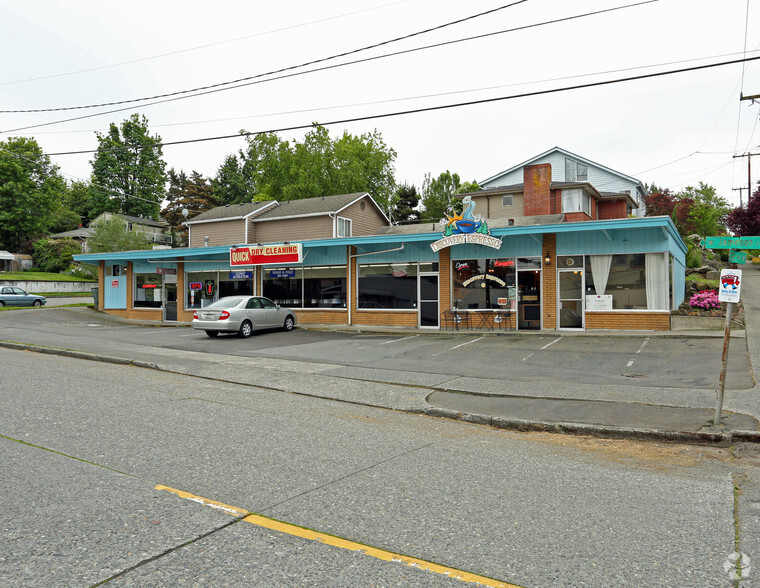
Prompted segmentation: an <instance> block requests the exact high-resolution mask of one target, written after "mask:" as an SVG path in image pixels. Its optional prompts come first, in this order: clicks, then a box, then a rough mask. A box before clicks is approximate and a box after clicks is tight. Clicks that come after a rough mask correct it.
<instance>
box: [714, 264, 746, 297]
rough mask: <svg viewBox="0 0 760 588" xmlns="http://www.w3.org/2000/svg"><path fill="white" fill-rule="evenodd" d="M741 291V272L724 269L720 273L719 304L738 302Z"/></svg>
mask: <svg viewBox="0 0 760 588" xmlns="http://www.w3.org/2000/svg"><path fill="white" fill-rule="evenodd" d="M741 291H742V270H738V269H724V270H721V272H720V285H719V287H718V300H719V301H721V302H739V297H740V294H741Z"/></svg>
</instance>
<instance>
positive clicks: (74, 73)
mask: <svg viewBox="0 0 760 588" xmlns="http://www.w3.org/2000/svg"><path fill="white" fill-rule="evenodd" d="M407 1H408V0H396V1H395V2H388V3H386V4H381V5H379V6H371V7H369V8H363V9H361V10H354V11H353V12H345V13H343V14H336V15H334V16H328V17H325V18H320V19H317V20H312V21H308V22H304V23H299V24H295V25H289V26H286V27H280V28H277V29H270V30H268V31H262V32H259V33H253V34H251V35H243V36H242V37H234V38H232V39H225V40H223V41H214V42H213V43H204V44H203V45H196V46H194V47H186V48H185V49H178V50H176V51H169V52H167V53H160V54H158V55H150V56H148V57H141V58H139V59H131V60H129V61H121V62H119V63H110V64H108V65H101V66H98V67H90V68H86V69H80V70H76V71H69V72H62V73H57V74H50V75H45V76H37V77H34V78H25V79H22V80H10V81H7V82H0V86H8V85H12V84H21V83H25V82H35V81H39V80H49V79H53V78H61V77H65V76H73V75H78V74H82V73H90V72H93V71H100V70H104V69H111V68H114V67H121V66H123V65H131V64H133V63H141V62H144V61H151V60H154V59H162V58H164V57H171V56H173V55H179V54H181V53H189V52H190V51H199V50H201V49H208V48H209V47H217V46H219V45H226V44H227V43H237V42H238V41H243V40H245V39H252V38H255V37H263V36H266V35H272V34H274V33H281V32H283V31H289V30H293V29H299V28H303V27H308V26H311V25H315V24H321V23H323V22H329V21H331V20H338V19H341V18H345V17H347V16H354V15H355V14H361V13H362V12H371V11H373V10H379V9H381V8H386V7H388V6H393V5H395V4H403V3H404V2H407Z"/></svg>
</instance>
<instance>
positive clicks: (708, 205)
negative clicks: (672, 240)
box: [644, 182, 731, 237]
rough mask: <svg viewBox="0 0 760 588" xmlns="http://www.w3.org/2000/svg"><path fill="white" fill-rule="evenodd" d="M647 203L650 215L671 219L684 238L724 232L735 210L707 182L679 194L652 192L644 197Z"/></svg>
mask: <svg viewBox="0 0 760 588" xmlns="http://www.w3.org/2000/svg"><path fill="white" fill-rule="evenodd" d="M644 204H645V206H646V215H647V216H669V217H670V218H671V219H672V220H673V224H675V225H676V228H677V229H678V232H679V233H680V234H681V236H682V237H686V236H688V235H693V234H698V235H701V236H703V237H705V236H707V235H718V234H720V233H724V232H725V230H726V228H725V222H726V219H727V217H728V214H729V212H730V211H731V209H730V207H729V204H728V202H727V201H726V199H725V198H722V197H720V196H718V195H717V193H716V190H715V188H714V187H712V186H710V185H708V184H705V183H704V182H700V183H699V187H697V188H694V187H693V186H689V187H687V188H686V189H684V190H682V191H680V192H677V193H675V194H673V193H672V192H670V191H669V190H667V189H664V190H661V191H659V192H654V193H650V194H648V195H647V196H644Z"/></svg>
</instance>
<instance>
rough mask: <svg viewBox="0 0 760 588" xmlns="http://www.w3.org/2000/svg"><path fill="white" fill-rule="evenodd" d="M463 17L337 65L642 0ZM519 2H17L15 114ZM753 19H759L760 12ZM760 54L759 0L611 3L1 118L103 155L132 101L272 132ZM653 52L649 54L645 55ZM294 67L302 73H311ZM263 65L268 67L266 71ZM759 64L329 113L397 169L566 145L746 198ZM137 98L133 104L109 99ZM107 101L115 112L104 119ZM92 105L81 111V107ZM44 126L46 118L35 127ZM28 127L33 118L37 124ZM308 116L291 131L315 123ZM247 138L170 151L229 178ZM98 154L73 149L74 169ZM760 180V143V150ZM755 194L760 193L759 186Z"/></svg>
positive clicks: (175, 137) (187, 127)
mask: <svg viewBox="0 0 760 588" xmlns="http://www.w3.org/2000/svg"><path fill="white" fill-rule="evenodd" d="M512 3H513V4H514V5H513V6H511V7H508V8H504V9H502V10H497V11H495V12H493V13H491V14H489V15H486V16H482V17H480V18H475V19H472V20H469V21H467V22H465V23H462V24H456V25H453V26H449V27H445V28H442V29H440V30H437V31H434V32H430V33H426V34H421V35H417V36H413V37H411V38H409V39H406V40H402V41H399V42H394V43H390V44H387V45H384V46H382V47H378V48H375V49H370V50H367V51H361V52H359V53H356V54H354V55H352V56H349V57H343V58H339V59H335V60H330V61H327V62H324V63H322V64H320V65H321V66H326V65H334V64H339V63H345V62H347V61H351V60H356V59H360V58H367V57H374V56H380V55H384V54H387V53H392V52H398V51H402V50H407V49H413V48H418V47H422V46H425V45H430V44H435V43H441V42H447V41H453V40H457V39H463V38H465V37H470V36H474V35H482V34H485V33H492V32H497V31H503V30H506V29H512V28H516V27H524V26H526V25H534V24H538V23H543V22H546V21H549V20H554V19H559V18H564V17H570V16H575V15H580V14H584V13H588V12H593V11H598V10H603V9H609V8H613V7H617V6H625V5H626V4H629V3H630V2H629V1H627V0H617V1H614V2H613V1H609V0H607V1H601V0H576V1H573V2H568V1H567V0H524V1H523V2H515V1H514V0H513V2H512ZM507 4H509V2H507V1H506V0H502V1H492V0H488V1H485V0H484V1H477V2H461V1H452V0H436V1H435V2H432V1H423V0H368V1H359V2H357V1H356V0H354V1H339V0H322V1H320V2H314V1H313V0H311V1H289V2H255V1H254V2H252V1H224V0H222V1H219V2H214V3H212V2H207V1H206V2H199V1H197V0H183V1H182V2H178V1H166V0H162V1H156V0H153V1H151V2H146V1H143V0H132V1H130V2H119V3H116V2H103V1H102V0H77V1H76V2H71V1H64V0H35V1H33V2H31V1H28V2H13V3H11V2H5V3H3V4H0V23H2V30H3V33H2V35H0V55H2V59H1V60H0V110H4V111H7V110H27V109H39V108H42V109H44V108H61V107H74V106H85V105H91V104H101V103H105V102H112V101H122V100H130V99H135V98H145V97H150V96H155V95H159V94H167V93H172V92H178V91H182V90H188V89H192V88H198V87H201V86H208V85H212V84H219V83H223V82H229V81H231V80H237V79H240V78H247V77H252V76H256V75H257V74H262V73H266V72H271V71H274V70H278V69H281V68H286V67H291V66H297V65H300V64H303V63H305V62H309V61H313V60H316V59H322V58H326V57H330V56H333V55H336V54H340V53H345V52H348V51H354V50H357V49H362V48H364V47H367V46H369V45H373V44H376V43H382V42H385V41H389V40H392V39H395V38H397V37H403V36H406V35H410V34H413V33H417V32H419V31H423V30H425V29H429V28H432V27H436V26H438V25H442V24H445V23H448V22H451V21H455V20H458V19H462V18H465V17H468V16H471V15H474V14H477V13H480V12H485V11H488V10H493V9H497V8H499V7H501V6H505V5H507ZM747 22H748V23H749V25H748V26H746V25H747ZM756 56H760V2H758V1H757V0H720V1H717V0H658V1H654V2H650V3H644V4H641V5H638V6H634V7H630V8H625V9H621V10H617V11H613V12H607V13H605V14H599V15H592V16H586V17H583V18H578V19H575V20H570V21H565V22H559V23H554V24H546V25H544V26H538V27H532V28H526V29H523V30H519V31H515V32H509V33H505V34H500V35H495V36H491V37H488V38H486V39H480V40H471V41H466V42H461V43H455V44H449V45H446V46H444V47H439V48H432V49H426V50H421V51H415V52H411V53H405V54H402V55H397V56H392V57H385V58H382V59H376V60H373V61H369V62H363V63H358V64H353V65H346V66H344V67H337V68H333V69H329V70H326V71H319V72H313V73H307V74H304V75H298V76H294V77H289V78H287V79H280V80H275V81H269V82H265V83H258V84H254V85H246V86H244V87H241V88H237V89H230V90H226V91H223V92H216V93H212V94H207V95H205V96H200V97H194V98H187V99H183V100H176V101H171V102H166V103H162V104H156V105H144V103H140V104H143V105H141V106H140V105H135V104H126V105H121V106H112V107H103V108H97V109H83V110H73V111H71V110H69V111H60V112H47V113H14V114H9V113H0V140H5V139H7V138H8V137H9V136H19V135H23V136H29V137H34V138H36V140H37V141H38V142H39V143H40V145H41V146H42V148H43V149H44V150H45V151H46V152H48V153H57V152H68V151H80V150H92V149H95V148H96V147H97V140H96V138H95V134H94V131H96V130H104V129H106V128H107V127H108V124H109V123H111V122H116V123H119V122H121V121H122V120H124V119H125V118H126V117H128V116H129V115H130V114H131V113H133V112H140V113H142V114H145V116H147V117H148V120H149V123H150V129H151V132H152V133H154V134H158V135H160V136H161V138H162V139H163V140H164V141H167V142H169V141H183V140H190V139H201V138H206V137H215V136H220V135H234V134H236V133H237V132H238V131H239V130H241V129H245V130H246V131H251V132H256V131H267V130H276V129H283V128H287V127H295V126H301V125H309V124H310V123H311V122H314V121H316V122H320V123H327V122H330V121H336V120H343V119H350V118H356V117H366V116H372V115H380V114H386V113H393V112H399V111H405V110H412V109H421V108H426V107H432V106H439V105H449V104H456V103H462V102H471V101H477V100H483V99H489V98H497V97H507V96H512V95H516V94H525V93H530V92H536V91H541V90H550V89H552V90H553V89H558V88H562V87H566V86H572V85H578V84H586V83H591V82H599V81H607V80H614V79H618V78H622V77H629V76H635V75H644V74H647V73H653V72H658V71H665V70H671V69H679V68H685V67H693V66H696V65H703V64H707V63H717V62H722V61H729V60H735V59H741V58H743V57H756ZM645 66H650V67H645ZM292 71H293V72H298V71H303V68H302V69H299V70H292ZM259 79H260V80H263V79H265V78H259ZM740 92H743V93H744V95H753V94H760V61H754V62H749V63H748V64H746V65H742V64H733V65H728V66H724V67H716V68H712V69H704V70H700V71H694V72H688V73H679V74H675V75H669V76H662V77H653V78H649V79H644V80H638V81H631V82H623V83H617V84H609V85H603V86H599V87H592V88H586V89H579V90H571V91H565V92H555V93H549V94H545V95H538V96H528V97H521V98H515V99H509V100H500V101H494V102H488V103H484V104H479V105H471V106H461V107H457V108H451V109H444V110H437V111H431V112H421V113H416V114H408V115H403V116H395V117H387V118H377V119H371V120H364V121H359V122H351V123H342V124H335V125H330V126H329V127H328V128H329V130H330V133H331V136H333V137H335V136H337V135H338V134H342V133H343V131H344V130H346V131H348V132H350V133H353V134H361V133H364V132H371V131H373V130H375V129H376V130H378V131H379V132H380V133H381V134H382V136H383V138H384V140H385V142H386V144H387V145H389V146H391V147H393V148H394V149H395V150H396V151H397V153H398V157H397V160H396V178H397V181H399V182H407V183H411V184H415V185H416V186H417V187H418V188H419V187H420V186H421V184H422V181H423V179H424V175H425V173H426V172H430V173H432V174H433V175H434V176H437V175H438V174H439V173H441V172H442V171H444V170H447V169H448V170H451V171H452V172H457V173H459V175H460V176H461V177H462V179H463V180H468V181H469V180H476V181H479V180H484V179H486V178H488V177H490V176H493V175H495V174H496V173H498V172H500V171H502V170H504V169H507V168H509V167H511V166H513V165H516V164H519V163H521V162H523V161H524V160H526V159H529V158H531V157H533V156H534V155H538V154H539V153H542V152H543V151H546V150H547V149H550V148H551V147H553V146H555V145H556V146H560V147H563V148H564V149H567V150H569V151H571V152H574V153H576V154H578V155H581V156H583V157H586V158H588V159H591V160H593V161H595V162H597V163H600V164H602V165H605V166H607V167H610V168H612V169H615V170H617V171H620V172H623V173H625V174H628V175H631V176H634V177H636V178H638V179H640V180H641V181H643V182H647V183H651V182H654V183H656V184H657V185H658V186H661V187H668V188H671V189H674V190H679V189H681V188H683V187H684V186H687V185H696V184H697V183H698V182H699V181H700V180H702V181H704V182H706V183H709V184H712V185H714V186H716V187H717V188H718V191H719V193H720V194H721V195H722V196H724V197H726V198H727V199H729V201H730V202H732V203H734V204H736V203H738V201H739V192H738V191H733V190H732V188H736V187H739V186H746V185H747V158H743V159H737V158H734V157H733V156H734V155H735V154H742V153H746V152H747V151H748V150H750V151H752V152H754V153H758V152H760V123H758V116H759V112H760V103H757V102H756V103H754V104H752V103H751V102H749V101H743V102H741V101H740V100H739V96H740ZM116 108H127V109H126V110H121V111H119V112H108V111H109V110H113V109H116ZM90 115H97V116H90ZM82 116H90V117H89V118H83V119H80V120H73V121H69V122H57V121H61V120H63V119H70V118H73V117H82ZM33 125H44V126H38V127H36V128H26V127H31V126H33ZM22 128H25V130H14V129H22ZM304 132H305V131H304V130H296V131H287V132H280V133H279V134H280V136H281V137H283V138H299V139H300V138H301V137H302V136H303V134H304ZM243 145H244V140H243V139H242V138H239V137H235V138H232V139H223V140H216V141H206V142H195V143H188V144H184V145H177V146H166V147H165V148H164V159H165V160H166V162H167V164H168V166H170V167H174V168H175V169H182V170H184V171H186V172H188V173H189V172H190V171H191V170H197V171H199V172H201V173H203V174H204V175H206V176H214V175H215V174H216V171H217V169H218V167H219V165H220V164H221V163H222V160H223V158H224V157H225V155H227V154H228V153H233V152H236V151H237V150H238V149H240V148H241V147H242V146H243ZM91 158H92V155H91V154H88V155H56V156H53V157H52V159H53V161H54V162H55V163H57V164H58V165H60V167H61V170H62V172H63V173H64V174H65V175H66V177H67V178H69V179H84V178H87V177H89V175H90V165H89V161H90V160H91ZM752 165H753V174H752V175H753V183H755V184H754V185H755V186H756V182H757V180H758V179H760V157H756V158H753V161H752ZM743 198H744V200H745V201H746V191H745V192H744V195H743Z"/></svg>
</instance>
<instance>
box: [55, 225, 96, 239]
mask: <svg viewBox="0 0 760 588" xmlns="http://www.w3.org/2000/svg"><path fill="white" fill-rule="evenodd" d="M94 232H95V229H90V228H87V227H81V228H79V229H74V230H73V231H64V232H63V233H55V234H53V235H48V239H76V238H79V239H89V238H90V237H92V234H93V233H94Z"/></svg>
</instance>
